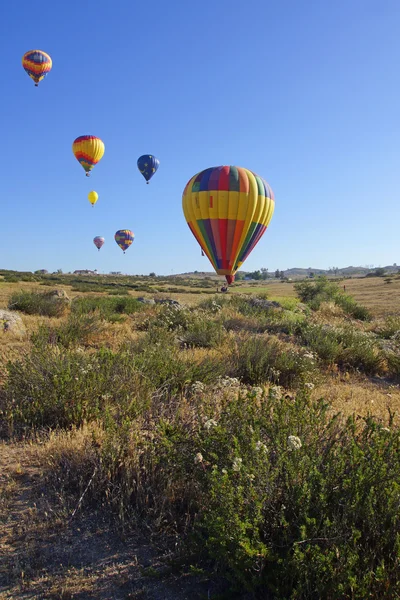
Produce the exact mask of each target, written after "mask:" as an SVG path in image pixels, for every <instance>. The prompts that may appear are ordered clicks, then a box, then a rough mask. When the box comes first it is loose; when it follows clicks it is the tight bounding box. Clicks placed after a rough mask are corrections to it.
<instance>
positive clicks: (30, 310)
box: [8, 291, 68, 317]
mask: <svg viewBox="0 0 400 600" xmlns="http://www.w3.org/2000/svg"><path fill="white" fill-rule="evenodd" d="M8 308H10V309H12V310H18V311H21V312H23V313H25V314H27V315H40V316H46V317H60V316H62V315H63V314H64V313H65V311H66V309H67V308H68V302H67V301H66V300H65V299H64V298H62V297H61V298H57V297H54V295H53V294H52V292H25V291H20V292H15V293H14V294H13V295H12V296H11V298H10V299H9V301H8Z"/></svg>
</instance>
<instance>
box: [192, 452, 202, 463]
mask: <svg viewBox="0 0 400 600" xmlns="http://www.w3.org/2000/svg"><path fill="white" fill-rule="evenodd" d="M202 462H203V455H202V454H201V452H198V453H197V454H196V456H195V457H194V464H195V465H198V464H200V463H202Z"/></svg>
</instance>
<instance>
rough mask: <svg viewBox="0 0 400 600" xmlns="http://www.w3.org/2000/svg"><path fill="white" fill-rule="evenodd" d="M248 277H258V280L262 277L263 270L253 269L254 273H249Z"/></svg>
mask: <svg viewBox="0 0 400 600" xmlns="http://www.w3.org/2000/svg"><path fill="white" fill-rule="evenodd" d="M247 275H248V277H251V279H256V280H257V281H258V280H260V279H261V277H262V275H261V271H253V272H252V273H247Z"/></svg>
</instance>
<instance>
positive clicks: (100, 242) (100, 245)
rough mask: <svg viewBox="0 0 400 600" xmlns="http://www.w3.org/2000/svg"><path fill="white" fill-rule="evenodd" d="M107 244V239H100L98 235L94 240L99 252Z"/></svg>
mask: <svg viewBox="0 0 400 600" xmlns="http://www.w3.org/2000/svg"><path fill="white" fill-rule="evenodd" d="M104 242H105V239H104V238H103V237H100V236H99V235H96V237H95V238H94V239H93V244H94V245H95V246H96V248H97V249H98V250H100V248H101V247H102V246H103V244H104Z"/></svg>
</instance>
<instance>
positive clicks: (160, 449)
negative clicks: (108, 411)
mask: <svg viewBox="0 0 400 600" xmlns="http://www.w3.org/2000/svg"><path fill="white" fill-rule="evenodd" d="M389 427H390V428H386V427H382V426H381V425H380V424H379V423H378V422H375V421H373V420H372V419H366V421H365V422H364V423H363V426H360V424H359V425H358V426H356V423H355V421H354V420H353V419H349V420H348V421H347V422H345V423H343V422H342V421H341V420H340V419H339V418H338V417H337V416H334V417H332V416H331V414H330V412H329V407H328V405H327V404H326V403H325V402H324V401H323V400H318V401H311V400H310V397H309V395H308V393H307V392H306V391H300V392H299V393H298V394H297V396H296V397H295V398H293V397H292V396H289V395H285V394H281V395H277V394H276V391H275V388H271V391H270V393H269V394H265V393H264V392H262V390H259V389H257V388H255V389H253V390H250V391H249V392H248V393H247V394H245V393H243V392H241V393H239V394H234V395H232V394H230V395H226V396H224V399H223V400H222V399H221V398H220V397H219V398H218V399H217V397H216V396H215V395H213V396H209V397H208V399H207V401H206V402H205V401H204V398H203V396H202V395H201V394H199V395H195V396H194V397H193V399H192V401H191V404H190V405H188V404H187V401H186V399H185V398H181V399H179V398H177V399H176V400H175V402H174V403H172V404H169V405H165V404H162V403H159V402H155V403H154V402H153V403H152V404H151V405H149V407H148V408H146V409H144V410H143V412H141V413H140V414H139V415H138V416H137V417H136V418H135V419H134V420H133V419H126V418H125V419H123V420H122V421H118V422H117V421H115V420H111V419H108V421H107V422H105V423H104V425H103V426H102V427H99V426H98V425H96V426H93V427H91V428H89V429H87V428H86V429H84V430H83V431H82V432H77V433H70V434H68V435H66V434H62V435H61V436H57V437H56V438H55V439H52V440H50V443H49V444H48V446H47V448H46V449H45V450H46V462H47V464H46V469H45V476H46V478H47V481H48V482H53V485H54V486H55V487H56V489H57V491H59V490H60V488H61V489H62V490H63V493H64V494H65V495H68V494H70V493H73V494H74V495H75V498H77V497H81V495H82V493H83V491H84V490H86V493H85V497H84V500H83V502H84V503H85V504H88V503H91V502H94V503H95V505H96V506H99V504H101V503H103V504H104V505H108V506H110V507H111V508H112V509H113V510H114V511H116V512H117V514H118V515H119V516H120V518H123V519H125V520H131V521H133V522H136V523H142V524H143V523H146V526H147V528H149V529H150V530H151V531H152V532H153V533H156V532H161V533H163V534H165V533H168V534H170V535H171V536H173V539H174V544H175V549H176V548H181V549H182V555H183V557H186V556H190V557H191V558H190V562H191V564H193V557H196V563H197V566H199V567H201V566H203V567H206V568H207V570H208V571H214V572H219V573H221V574H223V576H224V578H228V579H229V580H230V582H231V585H232V591H234V590H235V589H236V590H237V591H240V593H241V594H243V593H245V592H247V593H250V594H253V595H254V597H256V598H271V599H272V598H274V599H275V600H280V599H281V600H286V599H289V598H292V599H295V598H299V599H300V598H310V599H315V600H317V599H319V598H327V599H329V600H334V599H335V600H336V598H343V599H346V598H348V599H350V598H351V599H353V600H364V599H365V598H369V597H371V598H377V597H382V598H395V597H397V596H398V595H399V594H400V565H399V561H398V555H399V552H400V546H399V537H400V515H399V510H398V495H399V486H400V435H399V432H398V431H396V430H394V429H393V428H392V424H390V425H389ZM74 440H75V445H74ZM89 480H93V483H92V485H91V486H90V487H89V488H87V482H88V481H89ZM75 504H76V499H75V500H74V505H75ZM149 529H147V531H149ZM252 597H253V596H252Z"/></svg>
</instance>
